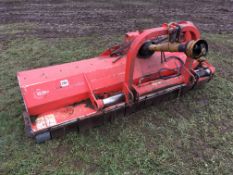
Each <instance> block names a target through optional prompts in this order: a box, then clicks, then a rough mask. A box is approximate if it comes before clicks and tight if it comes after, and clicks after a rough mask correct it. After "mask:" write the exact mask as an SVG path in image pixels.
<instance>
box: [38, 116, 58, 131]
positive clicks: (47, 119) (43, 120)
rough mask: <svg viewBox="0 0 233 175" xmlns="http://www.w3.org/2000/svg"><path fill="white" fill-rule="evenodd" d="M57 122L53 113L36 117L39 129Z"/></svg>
mask: <svg viewBox="0 0 233 175" xmlns="http://www.w3.org/2000/svg"><path fill="white" fill-rule="evenodd" d="M56 124H57V121H56V119H55V116H54V115H53V114H49V115H45V116H41V117H39V118H37V119H36V127H37V130H41V129H45V128H48V127H51V126H54V125H56Z"/></svg>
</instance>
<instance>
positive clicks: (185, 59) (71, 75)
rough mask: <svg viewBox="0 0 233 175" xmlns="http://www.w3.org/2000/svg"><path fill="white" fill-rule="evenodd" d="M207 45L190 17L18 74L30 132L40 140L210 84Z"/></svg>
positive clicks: (29, 134) (211, 69)
mask: <svg viewBox="0 0 233 175" xmlns="http://www.w3.org/2000/svg"><path fill="white" fill-rule="evenodd" d="M207 53H208V44H207V42H206V41H205V40H202V39H201V38H200V32H199V30H198V29H197V28H196V27H195V26H194V25H193V23H191V22H188V21H182V22H178V23H175V22H173V23H169V24H163V25H162V26H161V27H158V28H152V29H146V30H143V31H135V32H128V33H126V35H125V38H124V42H123V43H122V44H120V45H116V46H114V47H112V48H109V49H107V50H106V51H104V52H103V53H102V54H100V55H99V56H97V57H94V58H91V59H86V60H82V61H76V62H71V63H66V64H61V65H55V66H50V67H44V68H38V69H33V70H27V71H22V72H18V74H17V77H18V82H19V86H20V89H21V93H22V96H23V100H24V104H25V108H26V112H24V122H25V129H26V133H27V135H28V136H30V137H35V139H36V141H37V142H38V143H41V142H44V141H46V140H49V139H51V138H53V137H55V135H56V133H58V132H59V131H64V130H65V129H67V128H71V127H72V128H76V127H77V126H81V125H82V123H83V121H85V120H88V119H90V118H104V117H106V116H111V115H120V113H121V114H123V115H126V114H128V113H130V112H129V111H131V110H132V108H134V109H137V108H139V107H141V106H144V105H147V104H149V103H148V102H149V101H151V100H152V99H154V98H156V97H158V96H162V95H164V94H168V93H171V92H173V91H177V92H178V91H179V92H180V91H183V90H185V91H186V90H190V89H192V88H193V87H195V86H198V85H200V84H203V83H205V82H208V81H209V80H210V79H211V78H212V77H213V75H214V72H215V68H214V67H213V66H212V65H211V64H210V63H208V61H207V60H206V59H205V56H206V54H207Z"/></svg>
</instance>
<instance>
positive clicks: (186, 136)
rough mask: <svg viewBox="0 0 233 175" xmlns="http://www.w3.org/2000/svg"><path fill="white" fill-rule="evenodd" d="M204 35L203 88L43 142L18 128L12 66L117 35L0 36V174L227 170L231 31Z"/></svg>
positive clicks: (76, 54) (66, 57) (75, 55)
mask: <svg viewBox="0 0 233 175" xmlns="http://www.w3.org/2000/svg"><path fill="white" fill-rule="evenodd" d="M12 31H13V29H12ZM205 37H206V38H207V39H209V41H210V43H211V44H212V45H211V46H212V48H210V50H211V51H210V55H209V60H210V62H211V63H213V64H214V65H216V66H217V67H216V68H217V73H216V76H215V77H214V79H213V80H212V81H211V82H210V83H208V84H207V85H206V86H205V87H202V88H200V89H197V90H193V91H191V92H189V93H187V94H186V95H185V96H183V97H180V98H178V99H173V100H170V101H165V102H161V103H160V104H158V105H156V106H151V107H149V108H147V109H145V110H143V111H139V112H137V113H135V114H132V115H131V116H129V117H127V118H121V119H116V120H114V122H113V123H107V124H106V125H103V126H101V127H98V128H93V129H92V130H90V132H88V133H85V134H79V133H74V132H73V133H70V134H68V135H66V136H65V137H62V138H60V139H55V140H52V141H48V142H46V143H45V144H35V142H34V140H31V139H29V138H26V136H25V134H24V129H23V128H24V126H23V117H22V110H23V109H24V107H23V102H22V98H21V95H20V91H19V88H18V85H17V80H16V72H17V71H20V70H24V69H30V68H36V67H41V66H48V65H52V64H58V63H64V62H70V61H75V60H79V59H81V58H88V57H91V56H94V55H97V54H98V53H100V52H101V51H103V50H104V49H105V47H106V46H110V45H111V44H112V43H114V42H117V41H119V40H120V38H118V37H111V38H102V39H101V37H97V38H96V37H87V38H84V37H82V38H76V39H65V38H63V39H43V40H42V39H38V38H30V37H27V38H22V39H15V40H11V41H4V42H1V43H0V45H2V47H0V50H1V51H0V74H1V78H0V174H126V175H127V174H231V173H232V171H233V168H232V163H233V100H232V99H233V79H232V77H231V75H232V74H233V69H232V67H233V61H232V49H233V39H232V38H233V37H232V35H214V34H205Z"/></svg>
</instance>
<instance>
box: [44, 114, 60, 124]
mask: <svg viewBox="0 0 233 175" xmlns="http://www.w3.org/2000/svg"><path fill="white" fill-rule="evenodd" d="M44 118H45V121H46V124H47V126H48V127H50V126H54V125H56V124H57V122H56V119H55V116H54V115H53V114H49V115H46V116H44Z"/></svg>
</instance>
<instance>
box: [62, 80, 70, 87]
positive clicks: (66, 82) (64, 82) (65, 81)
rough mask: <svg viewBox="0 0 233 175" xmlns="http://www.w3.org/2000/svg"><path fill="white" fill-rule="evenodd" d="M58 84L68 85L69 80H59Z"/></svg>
mask: <svg viewBox="0 0 233 175" xmlns="http://www.w3.org/2000/svg"><path fill="white" fill-rule="evenodd" d="M60 85H61V87H66V86H69V81H68V80H61V81H60Z"/></svg>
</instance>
